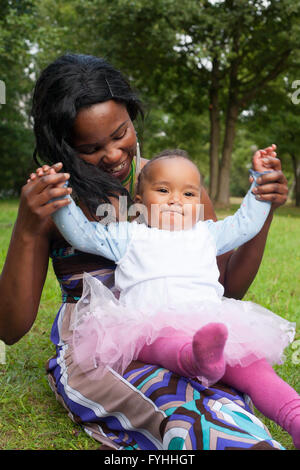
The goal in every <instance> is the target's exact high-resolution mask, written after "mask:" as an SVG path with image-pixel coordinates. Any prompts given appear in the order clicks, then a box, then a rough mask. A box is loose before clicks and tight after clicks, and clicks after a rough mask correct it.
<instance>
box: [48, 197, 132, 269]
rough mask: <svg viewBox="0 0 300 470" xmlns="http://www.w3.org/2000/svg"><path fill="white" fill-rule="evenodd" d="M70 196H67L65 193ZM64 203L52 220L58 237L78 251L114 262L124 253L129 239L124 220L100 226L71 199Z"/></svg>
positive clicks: (127, 227) (127, 226)
mask: <svg viewBox="0 0 300 470" xmlns="http://www.w3.org/2000/svg"><path fill="white" fill-rule="evenodd" d="M66 197H68V198H70V196H66ZM70 199H71V203H70V204H69V205H68V206H64V207H62V208H61V209H63V210H61V209H58V210H57V211H56V212H55V213H54V214H53V215H52V218H53V221H54V223H55V224H56V226H57V228H58V230H59V231H60V233H61V234H62V236H63V237H64V238H65V240H67V241H68V242H69V243H70V245H72V246H73V247H74V248H76V249H77V250H79V251H83V252H86V253H91V254H94V255H98V256H104V257H105V258H108V259H111V260H113V261H118V260H119V259H120V258H121V257H122V256H123V255H124V253H125V250H126V246H127V243H128V240H129V237H130V235H129V226H130V224H129V223H127V222H120V223H111V224H109V225H107V226H106V225H103V224H101V223H100V222H90V221H89V220H88V219H87V218H86V217H85V215H84V214H83V212H82V210H81V209H80V208H79V207H77V206H76V204H75V202H74V201H73V199H72V198H70Z"/></svg>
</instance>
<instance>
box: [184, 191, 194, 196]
mask: <svg viewBox="0 0 300 470" xmlns="http://www.w3.org/2000/svg"><path fill="white" fill-rule="evenodd" d="M184 195H185V196H187V197H193V196H194V193H191V192H190V191H186V192H185V193H184Z"/></svg>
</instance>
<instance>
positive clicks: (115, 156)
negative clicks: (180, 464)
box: [102, 146, 123, 165]
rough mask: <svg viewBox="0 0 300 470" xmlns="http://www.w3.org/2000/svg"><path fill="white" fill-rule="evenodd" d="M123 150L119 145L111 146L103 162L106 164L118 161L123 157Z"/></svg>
mask: <svg viewBox="0 0 300 470" xmlns="http://www.w3.org/2000/svg"><path fill="white" fill-rule="evenodd" d="M122 154H123V150H122V149H120V148H118V147H113V146H112V147H109V148H107V149H106V151H105V154H104V156H103V157H102V162H103V163H104V164H106V165H112V164H113V163H117V162H118V161H120V159H121V158H122Z"/></svg>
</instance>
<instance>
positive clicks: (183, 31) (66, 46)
mask: <svg viewBox="0 0 300 470" xmlns="http://www.w3.org/2000/svg"><path fill="white" fill-rule="evenodd" d="M299 13H300V1H298V0H280V1H278V0H270V1H267V0H257V1H256V0H225V1H217V0H216V1H197V0H63V1H62V0H42V1H38V0H0V80H1V82H0V85H2V87H1V90H2V91H1V90H0V198H2V199H3V198H5V199H7V198H9V197H14V198H16V197H18V195H19V192H20V188H21V187H22V185H23V184H24V183H25V181H26V179H27V175H28V174H29V173H30V171H32V170H34V169H35V165H34V164H33V160H32V153H33V149H34V136H33V132H32V122H31V118H30V106H31V96H32V91H33V87H34V83H35V80H36V78H37V77H38V75H39V73H40V71H41V70H42V69H43V68H44V67H45V66H47V65H48V64H49V63H50V62H51V61H52V60H54V59H55V58H57V57H58V56H59V55H61V54H64V53H65V52H68V51H69V52H76V53H86V54H93V55H97V56H101V57H104V58H106V59H107V60H108V61H109V62H111V63H112V64H113V65H114V66H116V67H117V68H119V69H120V70H121V71H122V72H123V73H124V74H125V75H127V77H128V78H129V80H130V82H131V84H132V85H133V87H134V88H135V89H136V90H137V91H138V93H139V94H140V97H141V99H142V101H143V103H144V107H145V121H144V122H143V123H139V124H138V126H137V127H138V135H139V140H140V142H141V144H142V152H143V156H144V157H146V158H150V157H151V156H152V155H153V154H154V153H155V152H158V151H160V150H162V149H163V148H166V147H181V148H184V149H185V150H187V151H188V152H189V153H190V155H191V156H192V158H193V159H194V160H195V161H196V162H197V163H198V166H199V168H200V170H201V172H202V174H203V177H204V181H205V184H206V186H207V188H208V189H209V192H210V195H211V197H212V199H213V200H214V201H215V203H216V205H217V204H218V205H220V206H227V205H228V204H229V197H230V196H231V197H239V196H242V195H243V194H244V193H245V191H246V190H247V188H248V169H249V167H250V164H251V156H252V154H253V152H254V151H255V150H256V149H257V148H263V147H266V146H268V145H270V144H272V143H275V144H276V145H277V146H278V156H279V157H280V158H281V160H282V166H283V169H284V172H285V174H286V176H287V178H288V181H289V190H290V191H289V199H290V203H291V204H293V205H297V206H300V145H299V144H300V132H299V128H300V53H299V43H300V14H299ZM4 85H5V87H4ZM4 94H5V97H4ZM4 98H5V100H4ZM1 103H2V104H1Z"/></svg>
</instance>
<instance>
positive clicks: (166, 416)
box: [0, 55, 287, 450]
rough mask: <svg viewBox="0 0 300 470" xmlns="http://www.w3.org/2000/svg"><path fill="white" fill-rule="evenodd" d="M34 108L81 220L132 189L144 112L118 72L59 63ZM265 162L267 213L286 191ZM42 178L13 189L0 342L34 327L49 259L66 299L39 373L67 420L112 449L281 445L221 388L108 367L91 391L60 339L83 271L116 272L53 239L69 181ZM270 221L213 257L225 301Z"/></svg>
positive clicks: (101, 65)
mask: <svg viewBox="0 0 300 470" xmlns="http://www.w3.org/2000/svg"><path fill="white" fill-rule="evenodd" d="M32 111H33V118H34V131H35V136H36V146H37V147H36V152H35V154H36V155H37V154H38V155H39V156H40V157H41V159H42V160H44V161H45V162H47V164H49V165H54V164H57V163H58V162H62V164H63V168H64V171H67V172H68V173H69V174H70V184H71V186H72V188H73V190H74V191H75V193H76V196H77V198H78V200H79V204H80V206H81V208H82V209H83V210H84V211H85V213H86V215H87V216H88V218H90V219H91V220H92V219H95V213H96V209H97V206H98V204H99V202H100V201H104V202H109V201H110V200H112V201H114V200H117V199H116V198H115V197H116V196H118V195H128V192H127V191H129V192H130V190H131V192H132V191H133V189H134V177H135V173H136V172H135V164H136V159H135V158H134V157H135V154H136V148H137V140H136V133H135V130H134V126H133V121H134V120H135V119H136V118H137V116H138V114H139V113H141V112H142V110H141V107H140V103H139V101H138V99H137V98H136V96H135V94H134V93H133V92H132V90H131V88H130V87H129V85H128V83H127V82H126V81H125V79H124V78H123V77H122V75H121V74H120V73H119V72H118V71H116V70H115V69H113V68H112V67H111V66H110V65H109V64H107V63H105V62H104V61H103V60H101V59H97V58H94V57H90V56H82V55H66V56H63V57H61V58H59V59H58V60H57V61H55V62H54V63H53V64H50V66H48V67H47V68H46V70H45V71H44V72H43V73H42V74H41V77H40V78H39V80H38V82H37V84H36V88H35V93H34V98H33V109H32ZM272 160H274V161H273V162H272V164H273V167H275V168H277V170H276V171H273V172H272V173H269V174H267V175H264V176H263V180H262V181H261V186H260V189H259V192H260V195H261V197H262V198H263V199H266V200H272V201H273V208H275V207H276V206H278V205H281V204H283V203H284V202H285V200H286V194H287V184H286V179H285V177H284V175H283V174H282V172H281V169H280V162H279V160H277V159H275V158H274V159H272ZM143 164H145V160H142V161H141V165H143ZM54 168H55V170H59V169H60V168H61V166H60V165H57V166H56V167H54ZM48 170H49V167H48V166H45V167H43V168H41V169H39V171H38V172H37V173H38V175H41V176H42V175H43V174H44V172H48V174H47V175H46V176H42V177H41V178H38V177H32V179H31V180H30V181H29V182H28V183H27V184H26V185H25V186H24V187H23V189H22V193H21V200H20V207H19V213H18V217H17V220H16V224H15V227H14V231H13V235H12V239H11V243H10V247H9V250H8V253H7V259H6V263H5V266H4V268H3V272H2V275H1V279H0V296H1V297H0V298H1V305H0V338H1V339H2V340H3V341H4V342H6V343H7V344H13V343H15V342H17V341H18V340H19V339H20V338H21V337H22V336H23V335H24V334H26V332H27V331H28V330H29V329H30V328H31V326H32V324H33V323H34V321H35V318H36V315H37V312H38V307H39V301H40V297H41V292H42V289H43V285H44V282H45V278H46V274H47V266H48V258H49V254H50V256H51V257H52V262H53V266H54V270H55V273H56V275H57V277H58V280H59V282H60V284H61V287H62V293H63V303H62V306H61V308H60V310H59V312H58V314H57V317H56V319H55V321H54V324H53V327H52V332H51V339H52V341H53V343H54V344H55V345H56V355H55V356H54V357H53V358H52V359H51V360H50V361H49V363H48V365H47V371H48V377H49V382H50V385H51V387H52V389H53V390H54V392H55V394H56V396H57V399H58V400H59V401H60V402H62V404H63V405H64V406H65V407H66V408H67V409H68V410H69V414H70V416H71V417H72V418H73V420H74V421H76V422H78V423H81V424H82V425H83V427H84V429H85V430H86V431H87V432H88V433H89V434H90V435H91V436H93V437H94V438H95V439H97V440H99V441H100V442H102V443H104V444H105V445H106V446H108V447H109V448H116V449H147V450H152V449H153V450H154V449H203V448H207V449H229V448H236V449H240V448H250V449H256V448H266V449H272V448H274V447H275V448H278V447H280V446H279V445H278V443H276V442H275V441H272V440H270V436H269V435H268V433H267V431H266V430H265V429H264V427H263V425H262V424H261V423H260V422H259V421H258V420H257V419H256V418H254V417H253V415H251V413H250V411H251V410H250V408H249V406H248V405H247V404H246V402H245V401H244V400H243V397H242V396H241V395H239V394H238V392H236V391H234V390H230V389H226V388H225V387H224V386H222V385H221V384H220V385H218V386H214V387H213V388H210V389H205V388H204V387H203V386H201V384H200V383H198V382H197V381H193V380H189V379H186V378H181V377H179V376H176V375H175V374H172V373H170V372H169V371H167V370H165V369H161V368H159V367H157V366H155V365H153V366H152V365H144V364H142V363H137V362H135V363H132V364H131V366H130V367H129V368H128V369H127V370H126V373H125V374H124V376H123V377H121V376H119V375H118V374H116V373H114V372H113V371H112V372H111V373H108V374H106V376H105V379H104V380H101V381H99V383H98V382H97V381H89V380H87V377H86V375H83V374H82V373H81V372H80V371H79V370H78V368H76V367H75V366H74V363H73V358H72V354H73V352H72V348H70V347H67V346H66V340H67V339H68V337H69V336H70V335H71V334H72V332H71V330H70V328H69V326H70V318H71V315H72V311H73V309H74V305H75V304H76V301H77V300H78V299H79V297H80V295H81V290H82V276H83V272H84V271H85V272H89V273H91V274H92V275H94V276H96V277H97V278H98V279H100V280H101V281H102V282H104V283H105V284H106V285H107V286H109V287H113V282H114V280H113V275H114V268H115V266H114V264H113V263H112V262H110V261H109V260H106V259H104V258H102V257H97V256H94V255H87V254H84V253H81V252H76V251H75V252H74V250H72V248H71V247H70V246H68V244H67V243H66V242H65V241H64V240H63V239H62V238H61V236H60V235H59V233H58V232H57V230H56V229H55V227H54V225H53V223H52V221H51V217H50V215H51V213H53V212H54V211H55V210H56V209H57V208H58V207H61V206H62V205H64V204H66V203H67V202H66V200H56V198H58V197H61V196H63V195H65V194H67V193H68V189H67V188H64V187H60V188H56V189H55V188H54V187H53V185H54V184H57V183H63V182H65V181H66V179H67V178H68V175H66V174H64V173H56V171H55V170H54V169H52V170H50V171H48ZM49 201H50V202H49ZM202 203H203V204H204V205H205V218H214V219H215V218H216V217H215V213H214V211H213V207H212V204H211V202H210V200H209V198H208V196H207V194H206V193H205V192H204V194H203V195H202ZM271 220H272V214H271V215H270V216H269V217H268V220H267V221H266V223H265V225H264V227H263V229H262V231H261V232H260V233H259V234H258V235H257V236H256V237H255V238H254V239H253V240H251V241H250V242H248V243H247V244H245V245H244V246H242V247H241V248H240V249H239V250H237V251H236V252H234V253H227V254H225V255H223V256H222V257H220V258H219V260H218V264H219V268H220V271H221V273H222V278H221V282H222V283H223V285H224V287H225V295H226V296H229V297H235V298H241V297H242V296H243V295H244V293H245V292H246V291H247V289H248V287H249V286H250V284H251V282H252V280H253V279H254V277H255V274H256V272H257V270H258V268H259V265H260V262H261V258H262V255H263V251H264V246H265V241H266V237H267V233H268V229H269V226H270V223H271ZM8 312H9V315H8ZM243 417H244V418H243ZM254 428H255V431H253V429H254Z"/></svg>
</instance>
